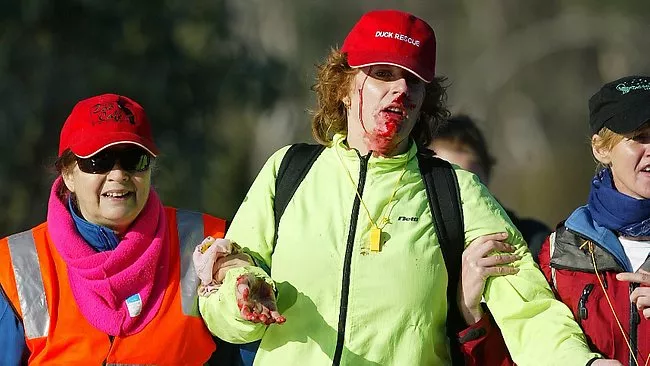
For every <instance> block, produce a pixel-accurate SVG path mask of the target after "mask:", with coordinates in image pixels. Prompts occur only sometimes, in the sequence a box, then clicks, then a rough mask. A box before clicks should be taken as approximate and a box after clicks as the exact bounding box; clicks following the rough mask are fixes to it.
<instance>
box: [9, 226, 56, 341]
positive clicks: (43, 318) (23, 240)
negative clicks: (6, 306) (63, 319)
mask: <svg viewBox="0 0 650 366" xmlns="http://www.w3.org/2000/svg"><path fill="white" fill-rule="evenodd" d="M7 241H8V244H9V255H10V256H11V265H12V266H13V267H14V276H15V277H16V289H17V290H18V301H19V302H20V311H21V312H22V314H23V325H24V326H25V336H26V337H27V339H32V338H40V337H46V336H47V334H48V331H49V329H50V312H49V311H48V309H47V299H46V298H45V287H44V286H43V277H41V264H40V262H39V260H38V255H37V254H36V243H35V242H34V235H33V234H32V231H31V230H29V231H24V232H22V233H19V234H14V235H12V236H10V237H8V238H7Z"/></svg>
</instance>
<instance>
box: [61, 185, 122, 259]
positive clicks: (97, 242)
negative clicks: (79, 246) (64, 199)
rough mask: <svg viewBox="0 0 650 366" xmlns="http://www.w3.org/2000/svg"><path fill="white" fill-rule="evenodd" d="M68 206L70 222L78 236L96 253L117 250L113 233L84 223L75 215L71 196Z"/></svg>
mask: <svg viewBox="0 0 650 366" xmlns="http://www.w3.org/2000/svg"><path fill="white" fill-rule="evenodd" d="M68 206H69V208H70V213H71V214H72V220H73V221H74V225H75V226H76V227H77V231H79V234H81V236H82V237H83V238H84V239H85V240H86V242H87V243H88V244H90V246H91V247H93V249H95V250H96V251H98V252H104V251H107V250H113V249H115V248H117V244H118V243H119V242H120V241H119V239H118V238H117V235H116V234H115V232H114V231H113V230H111V229H109V228H107V227H105V226H100V225H96V224H93V223H91V222H88V221H86V220H85V219H84V218H83V217H81V216H80V215H79V214H78V213H77V209H76V208H75V205H74V203H73V202H72V196H70V199H69V200H68Z"/></svg>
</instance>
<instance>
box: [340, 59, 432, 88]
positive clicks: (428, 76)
mask: <svg viewBox="0 0 650 366" xmlns="http://www.w3.org/2000/svg"><path fill="white" fill-rule="evenodd" d="M348 65H350V67H352V68H360V67H367V66H374V65H392V66H397V67H401V68H402V69H404V70H407V71H408V72H410V73H411V74H413V75H415V76H417V77H418V78H420V79H421V80H422V81H424V82H425V83H430V82H431V81H433V78H434V75H433V73H432V72H428V71H427V70H423V69H422V67H418V66H417V65H415V63H414V62H413V61H412V59H410V58H402V57H398V56H397V55H395V54H386V53H363V54H358V53H357V54H356V55H354V56H352V55H350V54H348Z"/></svg>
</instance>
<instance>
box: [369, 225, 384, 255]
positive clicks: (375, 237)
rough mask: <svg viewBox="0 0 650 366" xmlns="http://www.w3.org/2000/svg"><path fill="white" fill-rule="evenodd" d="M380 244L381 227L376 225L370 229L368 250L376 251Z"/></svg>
mask: <svg viewBox="0 0 650 366" xmlns="http://www.w3.org/2000/svg"><path fill="white" fill-rule="evenodd" d="M380 245H381V229H380V228H378V227H373V228H372V229H370V250H371V251H373V252H378V251H379V246H380Z"/></svg>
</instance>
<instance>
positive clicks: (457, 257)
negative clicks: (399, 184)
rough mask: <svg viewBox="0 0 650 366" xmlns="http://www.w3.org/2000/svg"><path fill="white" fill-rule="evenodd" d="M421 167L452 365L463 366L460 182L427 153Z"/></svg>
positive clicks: (444, 163) (423, 153) (422, 154)
mask: <svg viewBox="0 0 650 366" xmlns="http://www.w3.org/2000/svg"><path fill="white" fill-rule="evenodd" d="M418 164H419V166H420V173H421V174H422V180H423V182H424V187H425V189H426V192H427V197H428V198H429V208H430V209H431V215H432V216H433V221H434V222H433V226H434V227H435V230H436V236H437V237H438V242H439V243H440V249H441V250H442V256H443V258H444V260H445V266H446V267H447V277H448V279H449V280H448V284H447V306H448V310H447V336H448V337H449V342H450V346H451V359H452V365H463V364H464V363H465V361H464V357H463V355H462V353H461V351H460V344H459V342H458V336H457V334H458V332H459V331H461V330H462V329H464V328H465V322H464V320H463V317H462V315H461V313H460V310H459V309H458V306H457V305H456V298H457V293H458V283H459V282H460V273H461V264H462V263H461V262H462V255H463V250H464V249H465V229H464V225H463V212H462V205H461V201H460V188H459V187H458V179H457V177H456V173H455V171H454V169H453V168H452V166H451V164H449V163H448V162H447V161H445V160H442V159H439V158H437V157H434V156H433V155H431V153H430V152H428V151H421V152H419V153H418Z"/></svg>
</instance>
